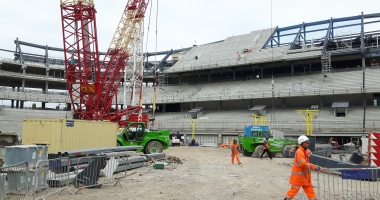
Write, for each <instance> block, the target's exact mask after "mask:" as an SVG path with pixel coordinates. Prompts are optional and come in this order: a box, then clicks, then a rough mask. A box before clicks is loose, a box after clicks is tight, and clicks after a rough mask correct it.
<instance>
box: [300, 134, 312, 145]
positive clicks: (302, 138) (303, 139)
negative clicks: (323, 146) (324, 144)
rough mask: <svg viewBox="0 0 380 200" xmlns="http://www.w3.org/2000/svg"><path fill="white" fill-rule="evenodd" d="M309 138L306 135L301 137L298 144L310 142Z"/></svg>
mask: <svg viewBox="0 0 380 200" xmlns="http://www.w3.org/2000/svg"><path fill="white" fill-rule="evenodd" d="M308 140H309V138H308V137H306V136H305V135H301V136H300V137H299V138H298V144H302V142H306V141H308Z"/></svg>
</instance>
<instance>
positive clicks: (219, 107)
mask: <svg viewBox="0 0 380 200" xmlns="http://www.w3.org/2000/svg"><path fill="white" fill-rule="evenodd" d="M222 104H223V101H219V106H218V110H219V111H220V110H222Z"/></svg>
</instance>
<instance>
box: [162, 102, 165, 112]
mask: <svg viewBox="0 0 380 200" xmlns="http://www.w3.org/2000/svg"><path fill="white" fill-rule="evenodd" d="M162 112H163V113H164V112H166V104H162Z"/></svg>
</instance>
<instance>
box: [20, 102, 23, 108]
mask: <svg viewBox="0 0 380 200" xmlns="http://www.w3.org/2000/svg"><path fill="white" fill-rule="evenodd" d="M20 109H24V101H20Z"/></svg>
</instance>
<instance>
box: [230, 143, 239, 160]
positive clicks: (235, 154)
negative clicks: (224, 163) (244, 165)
mask: <svg viewBox="0 0 380 200" xmlns="http://www.w3.org/2000/svg"><path fill="white" fill-rule="evenodd" d="M230 148H231V162H232V164H234V160H235V157H236V161H237V162H238V164H239V165H241V162H240V157H239V150H240V146H239V145H238V143H237V140H236V139H234V143H232V145H231V147H230Z"/></svg>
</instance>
